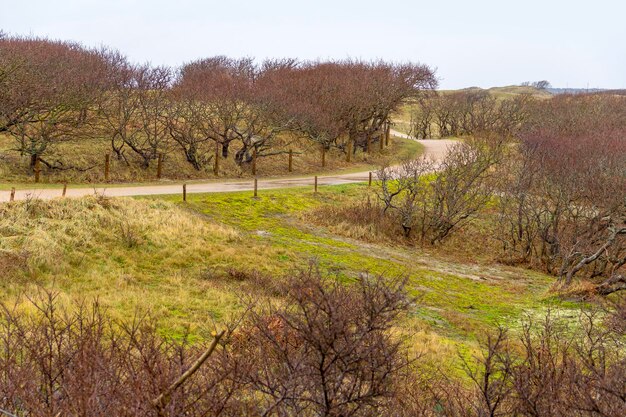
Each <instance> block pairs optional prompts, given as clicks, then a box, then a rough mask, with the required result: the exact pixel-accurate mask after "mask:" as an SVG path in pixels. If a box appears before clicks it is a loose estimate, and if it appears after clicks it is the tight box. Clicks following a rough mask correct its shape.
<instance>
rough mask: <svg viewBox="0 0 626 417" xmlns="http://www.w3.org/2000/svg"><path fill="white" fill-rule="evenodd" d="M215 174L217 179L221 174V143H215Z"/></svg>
mask: <svg viewBox="0 0 626 417" xmlns="http://www.w3.org/2000/svg"><path fill="white" fill-rule="evenodd" d="M213 174H214V175H215V176H216V177H217V176H218V175H219V174H220V143H219V142H218V141H215V161H214V163H213Z"/></svg>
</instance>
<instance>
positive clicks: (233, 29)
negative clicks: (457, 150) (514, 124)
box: [0, 0, 626, 88]
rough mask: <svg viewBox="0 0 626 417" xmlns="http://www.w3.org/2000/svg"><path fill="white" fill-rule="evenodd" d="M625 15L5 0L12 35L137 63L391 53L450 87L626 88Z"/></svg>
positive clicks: (531, 8)
mask: <svg viewBox="0 0 626 417" xmlns="http://www.w3.org/2000/svg"><path fill="white" fill-rule="evenodd" d="M625 18H626V1H624V0H593V1H591V0H586V1H580V0H569V1H568V0H525V1H510V0H473V1H471V0H466V1H462V0H457V1H453V0H440V1H437V0H431V1H429V2H425V1H418V0H414V1H409V0H404V1H402V0H378V1H369V0H317V1H298V0H259V1H244V0H222V1H213V0H206V1H200V0H167V1H166V0H150V1H148V0H101V1H96V0H36V1H33V0H0V28H1V29H2V30H4V31H5V32H8V33H10V34H19V35H28V34H32V35H37V36H47V37H51V38H58V39H68V40H75V41H80V42H82V43H83V44H85V45H89V46H97V45H102V44H104V45H108V46H112V47H114V48H117V49H119V50H121V51H122V52H124V53H125V54H126V55H128V56H129V57H130V58H131V59H132V60H133V61H139V62H144V61H150V62H152V63H154V64H167V65H172V66H175V65H179V64H181V63H183V62H186V61H190V60H193V59H196V58H200V57H207V56H212V55H229V56H233V57H240V56H254V57H257V58H265V57H287V56H289V57H298V58H303V59H314V58H346V57H352V58H362V59H372V58H383V59H386V60H394V61H417V62H422V63H425V64H428V65H430V66H432V67H435V68H437V75H438V77H439V78H440V84H441V87H442V88H461V87H469V86H480V87H490V86H498V85H511V84H518V83H520V82H522V81H526V80H531V81H534V80H541V79H547V80H549V81H550V82H551V83H552V85H553V86H556V87H566V86H569V87H587V86H589V87H605V88H626V20H625Z"/></svg>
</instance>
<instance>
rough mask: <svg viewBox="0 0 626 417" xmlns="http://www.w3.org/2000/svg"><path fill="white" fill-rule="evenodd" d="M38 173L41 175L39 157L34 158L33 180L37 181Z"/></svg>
mask: <svg viewBox="0 0 626 417" xmlns="http://www.w3.org/2000/svg"><path fill="white" fill-rule="evenodd" d="M39 175H41V163H40V162H39V157H37V159H35V182H39Z"/></svg>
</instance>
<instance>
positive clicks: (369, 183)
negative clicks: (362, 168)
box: [367, 171, 372, 187]
mask: <svg viewBox="0 0 626 417" xmlns="http://www.w3.org/2000/svg"><path fill="white" fill-rule="evenodd" d="M367 186H368V187H371V186H372V171H370V178H369V181H368V183H367Z"/></svg>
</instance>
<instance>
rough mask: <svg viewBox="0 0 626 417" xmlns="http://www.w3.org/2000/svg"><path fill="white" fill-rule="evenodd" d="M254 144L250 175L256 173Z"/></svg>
mask: <svg viewBox="0 0 626 417" xmlns="http://www.w3.org/2000/svg"><path fill="white" fill-rule="evenodd" d="M256 152H257V151H256V146H255V147H254V150H253V151H252V175H256Z"/></svg>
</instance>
